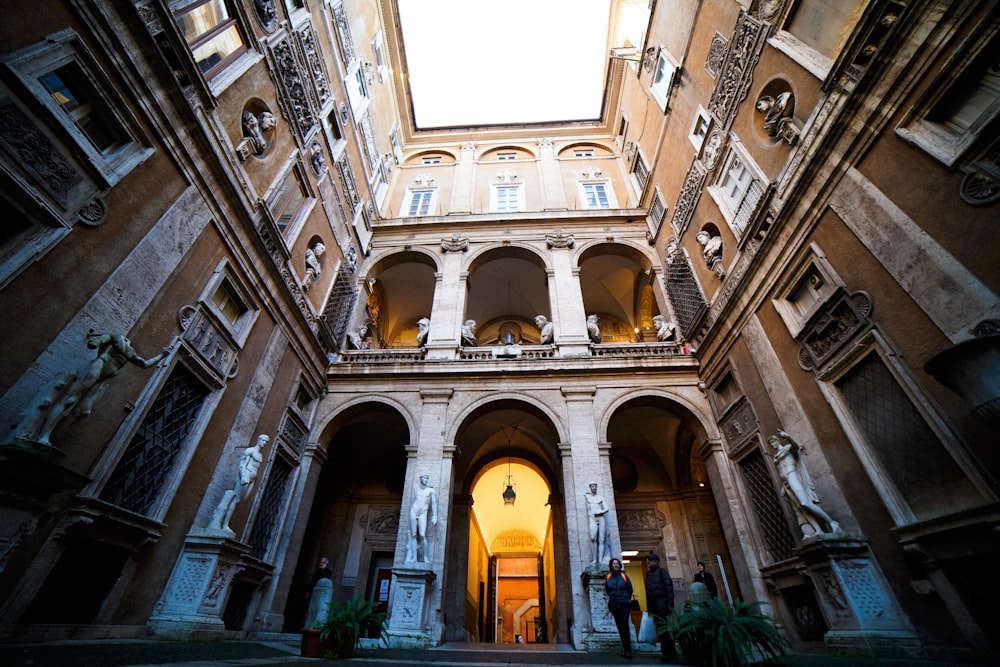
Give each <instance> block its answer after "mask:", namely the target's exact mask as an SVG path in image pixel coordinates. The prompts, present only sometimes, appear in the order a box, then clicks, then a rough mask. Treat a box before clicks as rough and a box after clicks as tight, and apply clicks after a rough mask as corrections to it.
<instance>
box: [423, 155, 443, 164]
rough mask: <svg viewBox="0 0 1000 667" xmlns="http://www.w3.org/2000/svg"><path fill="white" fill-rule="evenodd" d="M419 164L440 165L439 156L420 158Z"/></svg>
mask: <svg viewBox="0 0 1000 667" xmlns="http://www.w3.org/2000/svg"><path fill="white" fill-rule="evenodd" d="M420 163H421V164H441V156H440V155H427V156H424V157H422V158H420Z"/></svg>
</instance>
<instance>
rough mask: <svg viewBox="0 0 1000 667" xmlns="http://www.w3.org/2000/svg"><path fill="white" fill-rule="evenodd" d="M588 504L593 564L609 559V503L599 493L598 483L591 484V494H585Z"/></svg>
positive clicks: (584, 497)
mask: <svg viewBox="0 0 1000 667" xmlns="http://www.w3.org/2000/svg"><path fill="white" fill-rule="evenodd" d="M583 499H584V500H585V501H586V503H587V520H588V522H589V525H590V533H589V534H590V556H591V560H590V562H591V564H592V565H593V564H596V563H603V562H604V561H606V560H607V559H608V510H609V509H610V508H609V507H608V502H607V501H606V500H605V499H604V496H602V495H600V494H599V493H597V483H596V482H591V484H590V493H585V494H583Z"/></svg>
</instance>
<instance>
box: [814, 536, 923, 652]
mask: <svg viewBox="0 0 1000 667" xmlns="http://www.w3.org/2000/svg"><path fill="white" fill-rule="evenodd" d="M799 557H800V558H801V560H802V562H803V564H804V566H805V569H806V574H807V576H808V577H809V579H810V580H811V581H812V584H813V588H814V590H815V593H816V599H817V602H818V603H819V605H820V608H821V609H822V611H823V615H824V616H825V617H826V621H827V626H828V628H829V630H828V631H827V633H826V635H824V637H823V641H824V643H825V644H826V645H827V646H829V647H831V648H837V649H847V650H851V651H862V652H864V653H867V654H871V655H899V654H911V655H913V654H916V653H917V651H918V650H919V641H918V638H917V636H916V634H915V633H914V631H913V628H912V627H911V626H910V623H909V621H908V620H907V618H906V616H905V615H904V614H903V612H902V610H901V609H900V608H899V606H898V605H897V604H896V599H895V597H894V596H893V595H892V592H891V591H890V590H889V586H888V584H887V583H886V581H885V579H884V578H883V576H882V573H881V571H880V570H879V568H878V566H877V565H876V564H875V561H874V560H873V559H872V556H871V552H870V551H869V549H868V545H867V543H865V542H864V541H862V540H860V539H857V538H854V537H851V536H848V535H846V534H839V535H833V536H828V535H823V536H817V537H813V538H809V539H807V540H805V541H804V542H803V544H802V547H801V549H800V550H799Z"/></svg>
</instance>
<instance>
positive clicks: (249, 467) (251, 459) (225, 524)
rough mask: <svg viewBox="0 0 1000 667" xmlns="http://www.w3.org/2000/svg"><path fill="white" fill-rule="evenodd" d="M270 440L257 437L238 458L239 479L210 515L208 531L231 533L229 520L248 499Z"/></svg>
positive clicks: (264, 437)
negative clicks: (237, 507)
mask: <svg viewBox="0 0 1000 667" xmlns="http://www.w3.org/2000/svg"><path fill="white" fill-rule="evenodd" d="M270 439H271V438H270V437H268V436H266V435H263V434H261V435H259V436H257V442H255V443H254V444H252V445H250V446H249V447H247V448H246V449H244V450H243V454H242V455H241V456H240V469H239V477H238V478H237V479H236V483H235V484H234V485H233V488H231V489H229V490H228V491H226V492H225V493H224V494H222V500H220V501H219V505H218V506H217V507H216V508H215V511H214V512H213V513H212V520H211V521H209V523H208V527H209V528H210V529H213V530H221V531H224V532H227V533H231V532H233V531H232V529H230V528H229V520H230V519H232V518H233V512H235V511H236V506H237V505H239V504H240V503H241V502H242V501H244V500H246V499H247V498H249V497H250V493H251V492H252V491H253V486H254V482H255V481H256V480H257V472H258V471H259V470H260V464H261V463H262V462H263V461H264V447H265V445H267V443H268V441H269V440H270Z"/></svg>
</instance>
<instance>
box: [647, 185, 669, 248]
mask: <svg viewBox="0 0 1000 667" xmlns="http://www.w3.org/2000/svg"><path fill="white" fill-rule="evenodd" d="M666 217H667V203H666V202H665V201H664V200H663V193H661V192H660V188H656V191H655V194H654V195H653V202H652V204H650V206H649V217H648V218H647V219H646V221H647V223H648V224H649V233H650V235H651V236H652V237H653V238H654V239H655V238H656V235H657V234H659V233H660V227H661V226H662V225H663V220H664V219H665V218H666Z"/></svg>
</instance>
